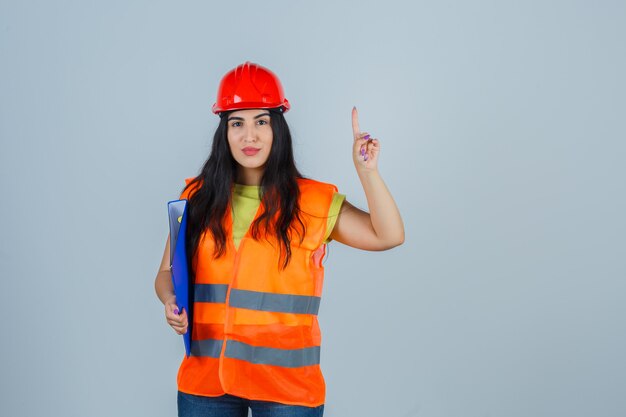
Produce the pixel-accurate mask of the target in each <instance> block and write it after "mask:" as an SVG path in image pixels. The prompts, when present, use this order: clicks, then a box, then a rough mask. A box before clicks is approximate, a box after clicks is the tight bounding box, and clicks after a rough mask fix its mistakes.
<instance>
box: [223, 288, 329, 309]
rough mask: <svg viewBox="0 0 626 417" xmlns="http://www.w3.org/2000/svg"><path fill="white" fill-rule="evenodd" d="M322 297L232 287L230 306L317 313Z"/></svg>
mask: <svg viewBox="0 0 626 417" xmlns="http://www.w3.org/2000/svg"><path fill="white" fill-rule="evenodd" d="M320 301H321V298H320V297H315V296H308V295H291V294H274V293H269V292H259V291H248V290H238V289H232V290H231V291H230V301H229V303H228V304H229V306H230V307H237V308H246V309H249V310H260V311H273V312H277V313H294V314H315V315H317V312H318V311H319V308H320Z"/></svg>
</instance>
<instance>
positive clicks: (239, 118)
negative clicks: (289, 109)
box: [227, 113, 271, 122]
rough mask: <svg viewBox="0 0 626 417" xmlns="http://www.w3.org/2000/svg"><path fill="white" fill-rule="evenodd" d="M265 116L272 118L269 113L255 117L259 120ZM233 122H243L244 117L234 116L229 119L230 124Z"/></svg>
mask: <svg viewBox="0 0 626 417" xmlns="http://www.w3.org/2000/svg"><path fill="white" fill-rule="evenodd" d="M263 116H270V117H271V115H270V114H269V113H261V114H259V115H256V116H254V118H255V119H258V118H259V117H263ZM231 120H243V117H239V116H232V117H229V118H228V120H227V121H228V122H230V121H231Z"/></svg>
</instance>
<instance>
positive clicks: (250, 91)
mask: <svg viewBox="0 0 626 417" xmlns="http://www.w3.org/2000/svg"><path fill="white" fill-rule="evenodd" d="M275 107H280V108H282V111H283V113H284V112H286V111H287V110H289V107H290V105H289V101H287V99H286V98H285V94H284V93H283V86H282V85H281V84H280V80H279V79H278V77H277V76H276V74H274V73H273V72H272V71H270V70H269V69H267V68H265V67H262V66H260V65H259V64H254V63H252V62H249V61H247V62H246V63H244V64H241V65H239V66H238V67H237V68H235V69H233V70H230V71H229V72H228V73H226V75H224V77H223V78H222V81H221V82H220V86H219V89H218V90H217V102H216V103H215V104H214V105H213V113H215V114H218V113H220V112H223V111H229V110H241V109H271V108H275Z"/></svg>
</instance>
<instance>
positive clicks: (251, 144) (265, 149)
mask: <svg viewBox="0 0 626 417" xmlns="http://www.w3.org/2000/svg"><path fill="white" fill-rule="evenodd" d="M227 137H228V145H229V147H230V153H231V154H232V155H233V158H235V161H237V163H238V164H239V167H240V169H241V168H243V169H244V170H253V171H259V170H260V171H263V170H264V169H265V163H266V162H267V158H268V157H269V155H270V150H271V149H272V140H273V139H274V134H273V132H272V127H271V125H270V112H269V111H268V110H265V109H246V110H237V111H234V112H232V113H230V114H229V115H228V130H227Z"/></svg>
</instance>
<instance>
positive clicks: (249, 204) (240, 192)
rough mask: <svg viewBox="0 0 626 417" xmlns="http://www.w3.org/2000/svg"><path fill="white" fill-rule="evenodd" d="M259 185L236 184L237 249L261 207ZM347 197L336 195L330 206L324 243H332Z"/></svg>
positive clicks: (234, 199)
mask: <svg viewBox="0 0 626 417" xmlns="http://www.w3.org/2000/svg"><path fill="white" fill-rule="evenodd" d="M260 188H261V187H260V186H258V185H241V184H235V188H234V190H233V200H232V206H233V240H234V243H235V248H238V247H239V242H241V239H242V238H243V237H244V236H245V235H246V233H247V232H248V229H249V228H250V225H251V224H252V221H253V220H254V217H255V216H256V212H257V210H258V209H259V205H261V198H260V196H259V189H260ZM345 199H346V196H345V195H343V194H339V193H335V194H334V195H333V200H332V202H331V204H330V210H329V211H328V221H327V223H326V236H324V242H325V243H328V242H329V241H330V239H329V237H330V233H331V232H332V231H333V227H335V222H336V221H337V216H338V215H339V210H340V209H341V205H342V204H343V201H344V200H345Z"/></svg>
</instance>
